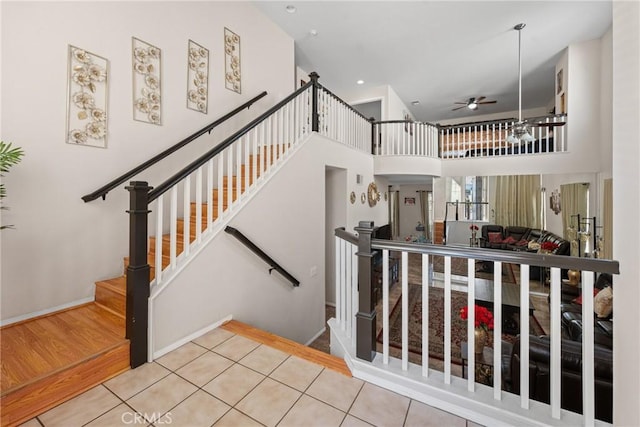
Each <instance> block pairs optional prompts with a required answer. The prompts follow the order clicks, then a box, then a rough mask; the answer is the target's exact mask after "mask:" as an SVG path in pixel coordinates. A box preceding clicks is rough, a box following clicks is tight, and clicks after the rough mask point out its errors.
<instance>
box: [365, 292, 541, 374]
mask: <svg viewBox="0 0 640 427" xmlns="http://www.w3.org/2000/svg"><path fill="white" fill-rule="evenodd" d="M465 305H467V293H466V292H460V291H454V290H452V291H451V362H452V363H455V364H458V365H460V364H462V356H461V353H460V344H461V343H462V342H463V341H466V340H467V323H466V321H463V320H461V319H460V315H459V313H460V309H461V308H462V307H464V306H465ZM529 325H530V327H529V330H530V333H531V334H534V335H544V330H543V329H542V327H541V326H540V324H539V323H538V321H537V320H536V318H535V317H534V316H530V321H529ZM382 332H383V331H382V330H381V331H380V333H379V334H378V337H377V340H378V342H380V343H382ZM515 338H516V337H515V336H513V335H508V334H504V333H503V334H502V339H503V340H504V341H508V342H514V341H515ZM389 345H390V346H392V347H395V348H402V296H401V297H400V298H399V299H398V301H397V302H396V305H395V306H394V307H393V310H392V311H391V315H390V316H389ZM492 345H493V334H492V333H491V334H489V342H487V346H489V347H490V346H492ZM409 351H410V352H412V353H416V354H421V353H422V286H420V285H414V284H409ZM429 357H432V358H435V359H440V360H444V289H442V288H436V287H430V288H429Z"/></svg>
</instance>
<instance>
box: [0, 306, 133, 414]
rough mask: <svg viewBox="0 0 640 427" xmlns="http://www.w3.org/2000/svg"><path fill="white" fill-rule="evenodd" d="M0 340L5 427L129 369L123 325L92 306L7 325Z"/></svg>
mask: <svg viewBox="0 0 640 427" xmlns="http://www.w3.org/2000/svg"><path fill="white" fill-rule="evenodd" d="M0 334H1V335H2V339H1V341H0V356H1V360H0V369H1V373H2V377H1V380H0V405H1V408H2V418H1V424H2V425H3V426H7V425H15V424H18V423H20V422H22V421H24V420H26V419H29V418H32V417H33V416H34V415H37V414H39V413H41V412H43V411H45V410H47V409H49V408H51V407H53V406H55V405H57V404H58V403H60V402H63V401H65V400H67V399H69V398H70V397H73V396H75V395H77V394H79V393H82V392H83V391H85V390H87V389H89V388H91V387H93V386H95V385H97V384H100V383H101V382H103V381H105V380H107V379H109V378H111V377H113V376H115V375H117V374H119V373H121V372H124V371H126V370H127V369H129V341H128V340H126V339H125V338H124V335H125V325H124V319H123V318H122V317H121V316H118V315H116V314H114V313H113V312H112V311H110V310H107V309H105V308H102V307H100V306H99V305H98V304H95V303H89V304H85V305H81V306H78V307H73V308H70V309H67V310H63V311H59V312H56V313H52V314H49V315H45V316H41V317H37V318H34V319H29V320H26V321H24V322H18V323H14V324H11V325H7V326H5V327H3V328H2V329H0Z"/></svg>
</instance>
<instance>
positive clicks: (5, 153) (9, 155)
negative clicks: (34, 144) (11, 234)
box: [0, 141, 24, 230]
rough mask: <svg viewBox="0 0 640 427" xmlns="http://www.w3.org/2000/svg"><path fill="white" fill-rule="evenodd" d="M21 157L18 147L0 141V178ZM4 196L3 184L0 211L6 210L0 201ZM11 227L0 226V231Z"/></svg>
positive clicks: (0, 185) (0, 192) (20, 150)
mask: <svg viewBox="0 0 640 427" xmlns="http://www.w3.org/2000/svg"><path fill="white" fill-rule="evenodd" d="M23 155H24V151H22V149H21V148H20V147H12V146H11V143H8V144H6V143H5V142H4V141H0V177H3V176H4V174H5V173H7V172H9V169H10V168H11V167H12V166H15V165H16V164H18V163H20V160H21V159H22V156H23ZM6 195H7V190H6V189H5V187H4V183H0V209H7V208H6V207H5V206H3V205H2V200H3V199H4V198H5V197H6ZM11 227H12V226H11V225H0V230H2V229H5V228H11Z"/></svg>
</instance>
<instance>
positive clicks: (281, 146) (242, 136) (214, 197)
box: [149, 87, 311, 300]
mask: <svg viewBox="0 0 640 427" xmlns="http://www.w3.org/2000/svg"><path fill="white" fill-rule="evenodd" d="M310 105H311V87H309V88H307V89H306V90H304V91H302V92H301V93H299V94H298V95H297V96H295V97H293V98H292V99H291V100H290V101H289V102H287V103H286V104H285V105H283V106H282V107H281V108H279V109H277V110H275V111H273V112H272V113H271V114H268V113H267V117H264V118H262V119H261V120H256V121H254V126H249V128H248V129H246V128H245V131H241V132H239V133H237V134H236V135H233V136H231V137H230V138H229V139H228V140H227V141H233V143H231V144H229V145H228V146H227V147H226V148H224V149H221V150H220V152H219V153H217V154H216V155H215V156H213V157H212V158H210V159H208V160H207V161H206V162H204V163H203V164H202V165H200V166H199V167H197V168H196V169H195V170H193V171H192V172H190V173H188V174H187V175H186V176H184V179H182V180H181V181H180V182H178V183H177V184H175V185H173V186H171V187H170V188H168V189H164V191H162V192H161V193H160V194H159V195H158V196H157V198H156V199H155V201H154V202H153V203H152V204H151V208H150V210H151V216H150V220H151V221H150V222H151V223H153V224H154V225H153V226H151V225H150V227H149V229H150V231H152V232H153V231H155V236H156V237H152V238H151V242H152V244H153V246H152V247H150V252H151V253H152V254H154V260H155V262H154V264H155V278H154V279H153V281H152V283H151V285H152V293H151V300H153V299H154V298H155V297H156V296H157V295H158V294H159V293H160V292H161V291H162V289H164V286H165V285H166V284H167V283H168V282H169V281H170V280H171V278H172V277H174V276H175V274H176V273H177V272H178V271H179V270H180V267H181V266H183V265H185V264H186V263H187V262H188V260H189V259H190V257H191V256H192V255H193V252H195V251H197V250H199V249H200V248H201V247H202V246H203V244H204V242H205V241H208V240H209V239H211V238H212V237H213V235H214V234H217V233H218V232H219V231H220V230H222V229H223V225H224V224H225V223H227V222H228V220H229V219H230V218H231V217H233V216H234V215H235V214H236V213H237V211H238V210H239V208H240V206H241V205H242V204H243V203H244V202H245V201H246V200H248V199H249V198H251V197H252V196H253V194H254V193H255V190H256V188H257V187H259V186H261V185H262V184H263V183H264V182H266V181H267V180H268V179H269V178H270V176H271V175H272V174H273V172H274V171H275V169H277V168H278V167H280V166H281V164H282V162H283V161H284V160H285V159H286V158H287V157H288V156H289V155H290V154H291V153H292V152H293V151H294V150H295V149H296V148H297V146H298V145H299V144H300V142H301V141H302V140H303V139H304V138H305V137H306V136H307V135H308V134H309V133H310V131H311V107H310ZM161 186H162V185H161ZM151 194H153V192H152V193H151ZM151 197H152V196H151ZM152 200H153V198H152ZM180 231H181V232H182V238H181V239H178V235H179V234H180V233H179V232H180ZM158 236H161V237H162V238H158ZM158 266H163V268H159V267H158Z"/></svg>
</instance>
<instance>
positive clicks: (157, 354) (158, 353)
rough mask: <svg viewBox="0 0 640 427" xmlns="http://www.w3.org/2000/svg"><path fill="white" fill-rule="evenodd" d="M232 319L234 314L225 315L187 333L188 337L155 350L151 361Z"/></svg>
mask: <svg viewBox="0 0 640 427" xmlns="http://www.w3.org/2000/svg"><path fill="white" fill-rule="evenodd" d="M231 319H233V316H231V315H228V316H226V317H223V318H222V319H221V320H218V321H217V322H215V323H213V324H211V325H209V326H206V327H204V328H202V329H200V330H198V331H196V332H194V333H192V334H190V335H187V336H186V337H184V338H182V339H180V340H178V341H176V342H174V343H173V344H170V345H168V346H166V347H164V348H161V349H160V350H158V351H154V352H153V355H152V358H151V359H150V360H149V362H153V361H154V360H155V359H157V358H159V357H162V356H164V355H165V354H167V353H169V352H170V351H173V350H175V349H176V348H178V347H182V346H183V345H185V344H186V343H188V342H189V341H193V340H194V339H196V338H198V337H200V336H202V335H204V334H206V333H207V332H209V331H212V330H214V329H216V328H218V327H220V326H222V325H224V324H225V323H227V322H228V321H230V320H231Z"/></svg>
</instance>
